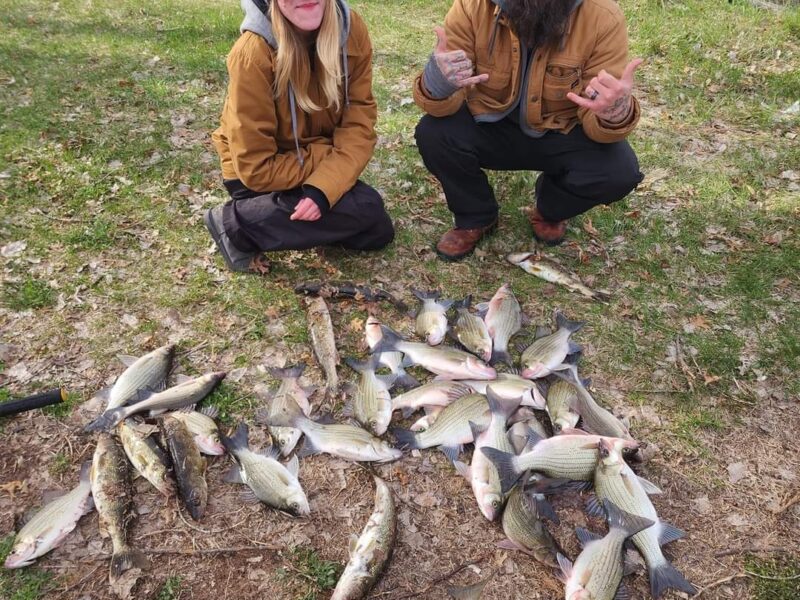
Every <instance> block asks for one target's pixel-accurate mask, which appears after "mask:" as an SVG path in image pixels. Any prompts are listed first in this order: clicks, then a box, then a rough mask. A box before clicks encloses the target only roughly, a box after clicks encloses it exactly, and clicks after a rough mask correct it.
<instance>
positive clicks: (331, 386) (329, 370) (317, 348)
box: [306, 297, 339, 400]
mask: <svg viewBox="0 0 800 600" xmlns="http://www.w3.org/2000/svg"><path fill="white" fill-rule="evenodd" d="M306 305H307V307H308V312H307V314H306V317H307V320H308V333H309V335H310V336H311V346H312V347H313V348H314V355H315V356H316V357H317V361H318V362H319V366H320V367H322V370H323V371H324V372H325V378H326V380H327V384H326V388H325V390H326V391H325V397H326V398H328V399H329V400H332V399H333V398H334V397H335V396H336V395H338V394H339V373H338V372H337V371H336V366H337V365H338V364H339V352H338V351H337V350H336V338H335V336H334V334H333V324H332V323H331V314H330V312H329V311H328V305H327V304H325V300H323V299H322V298H320V297H318V298H312V299H309V300H307V301H306Z"/></svg>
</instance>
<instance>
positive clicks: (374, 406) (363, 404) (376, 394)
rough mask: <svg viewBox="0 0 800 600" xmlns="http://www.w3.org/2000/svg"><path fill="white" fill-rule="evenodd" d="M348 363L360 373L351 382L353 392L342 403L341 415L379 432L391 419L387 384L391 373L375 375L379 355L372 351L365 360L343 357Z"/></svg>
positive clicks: (392, 376) (389, 384) (379, 433)
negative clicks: (344, 402)
mask: <svg viewBox="0 0 800 600" xmlns="http://www.w3.org/2000/svg"><path fill="white" fill-rule="evenodd" d="M345 362H346V363H347V365H348V366H349V367H350V368H351V369H353V370H354V371H355V372H357V373H360V374H361V377H360V378H359V381H358V383H357V384H355V386H354V388H355V389H354V390H353V396H352V398H351V399H350V400H348V402H347V404H346V405H345V410H344V413H343V414H344V415H345V416H352V417H354V418H355V420H356V421H358V422H359V423H361V425H362V426H363V427H365V428H366V429H367V430H368V431H370V432H371V433H372V434H373V435H377V436H381V435H383V434H384V433H386V430H387V429H388V428H389V421H391V420H392V398H391V396H390V394H389V388H390V387H391V385H392V383H394V375H389V376H388V377H387V376H385V375H376V374H375V369H377V368H378V362H379V355H377V354H373V355H372V358H371V359H370V360H369V361H367V362H358V361H356V360H353V359H350V358H348V359H346V360H345Z"/></svg>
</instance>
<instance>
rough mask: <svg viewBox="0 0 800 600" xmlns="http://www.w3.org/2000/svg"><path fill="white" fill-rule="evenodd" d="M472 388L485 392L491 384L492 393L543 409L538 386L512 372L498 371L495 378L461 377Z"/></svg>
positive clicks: (542, 397) (542, 400)
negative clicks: (489, 379)
mask: <svg viewBox="0 0 800 600" xmlns="http://www.w3.org/2000/svg"><path fill="white" fill-rule="evenodd" d="M461 381H462V382H463V383H466V384H467V385H468V386H470V387H471V388H472V389H473V390H475V391H476V392H478V393H479V394H485V393H486V388H487V387H488V386H491V387H492V389H493V390H494V393H495V394H497V395H498V396H500V397H501V398H504V399H506V400H519V401H520V405H521V406H530V407H533V408H536V409H539V410H544V408H545V404H546V401H545V399H544V396H542V393H541V391H540V390H539V387H538V386H537V385H536V384H535V383H534V382H533V381H531V380H530V379H525V378H524V377H520V376H519V375H515V374H514V373H498V374H497V378H496V379H492V380H491V381H487V380H477V379H475V380H473V379H463V380H461Z"/></svg>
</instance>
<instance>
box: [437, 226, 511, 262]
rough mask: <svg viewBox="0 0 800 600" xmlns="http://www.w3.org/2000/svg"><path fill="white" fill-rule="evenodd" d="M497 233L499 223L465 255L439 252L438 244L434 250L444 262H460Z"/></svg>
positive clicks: (490, 228) (484, 233)
mask: <svg viewBox="0 0 800 600" xmlns="http://www.w3.org/2000/svg"><path fill="white" fill-rule="evenodd" d="M495 231H497V221H495V222H494V223H493V224H492V225H491V226H490V227H489V229H487V230H486V231H484V232H483V235H482V236H481V237H480V239H479V240H478V241H477V242H475V245H474V246H472V248H470V249H469V250H467V251H466V252H464V253H463V254H445V253H444V252H441V251H440V250H439V248H437V247H436V244H434V245H433V250H434V252H436V256H438V257H439V258H441V259H442V260H444V261H446V262H458V261H459V260H462V259H464V258H467V257H468V256H469V255H470V254H472V253H473V252H475V248H477V247H478V244H480V243H481V242H482V241H483V240H484V239H485V238H487V237H489V236H491V235H493V234H494V232H495Z"/></svg>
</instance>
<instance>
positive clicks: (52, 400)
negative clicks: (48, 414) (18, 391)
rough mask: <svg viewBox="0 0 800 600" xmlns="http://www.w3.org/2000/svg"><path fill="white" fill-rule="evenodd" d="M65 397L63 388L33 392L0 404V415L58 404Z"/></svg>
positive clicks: (14, 413)
mask: <svg viewBox="0 0 800 600" xmlns="http://www.w3.org/2000/svg"><path fill="white" fill-rule="evenodd" d="M66 399H67V393H66V392H65V391H64V390H63V389H60V388H58V389H55V390H48V391H46V392H42V393H40V394H33V395H32V396H27V397H25V398H19V399H18V400H10V401H8V402H3V403H2V404H0V417H7V416H9V415H16V414H17V413H21V412H25V411H26V410H33V409H34V408H42V407H44V406H50V405H51V404H60V403H61V402H63V401H64V400H66Z"/></svg>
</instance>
